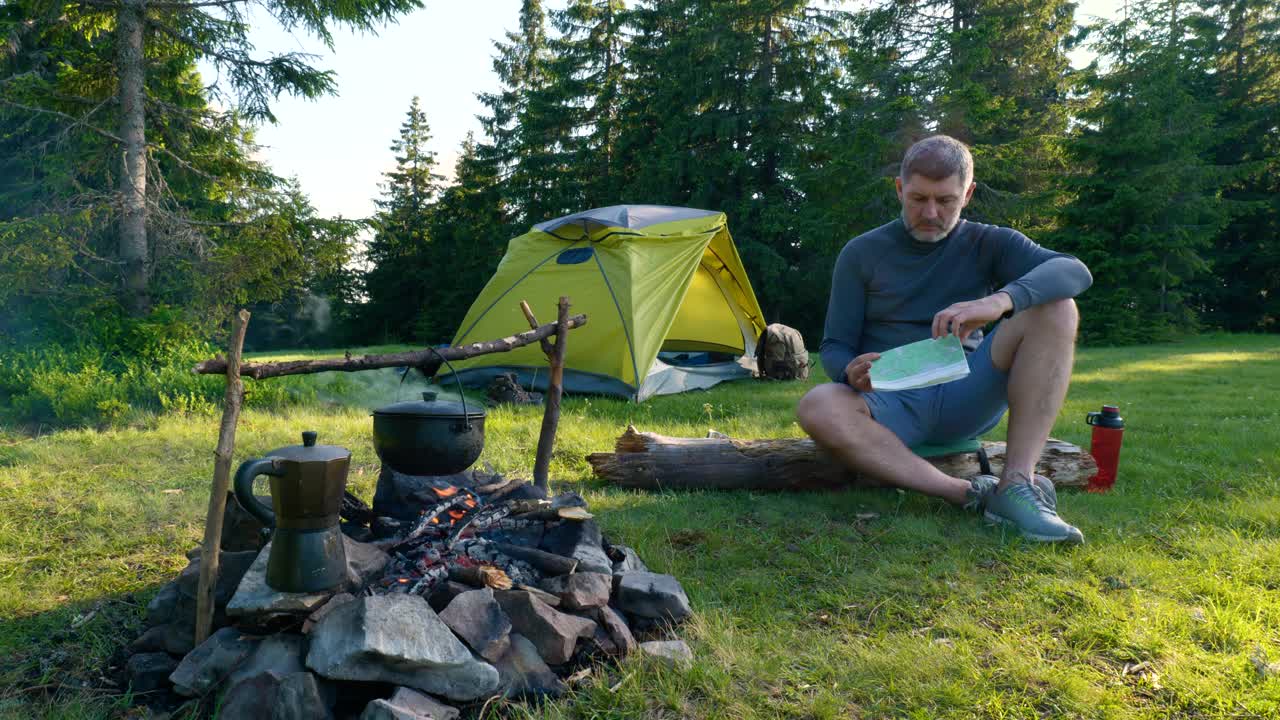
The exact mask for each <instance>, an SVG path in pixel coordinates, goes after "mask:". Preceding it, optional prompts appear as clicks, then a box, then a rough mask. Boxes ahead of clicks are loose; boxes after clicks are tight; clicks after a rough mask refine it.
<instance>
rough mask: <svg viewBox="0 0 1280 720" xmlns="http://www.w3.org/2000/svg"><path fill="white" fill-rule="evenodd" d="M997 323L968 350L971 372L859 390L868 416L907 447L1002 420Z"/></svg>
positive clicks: (1005, 398)
mask: <svg viewBox="0 0 1280 720" xmlns="http://www.w3.org/2000/svg"><path fill="white" fill-rule="evenodd" d="M997 330H999V326H998V325H997V326H996V328H995V329H993V330H992V331H991V332H990V333H989V334H987V336H986V337H985V338H983V339H982V344H981V345H979V346H978V349H976V350H974V351H973V352H971V353H969V358H968V359H969V375H968V376H967V377H964V378H961V379H959V380H955V381H953V382H949V383H943V384H941V385H933V386H931V387H927V388H919V389H916V390H899V391H897V392H874V391H873V392H869V393H863V394H862V398H863V399H864V400H866V401H867V407H868V408H869V409H870V410H871V417H873V418H875V420H876V422H878V423H880V424H881V425H884V426H885V427H887V428H889V430H891V431H892V432H893V434H894V435H897V436H898V439H899V440H901V441H902V443H903V444H904V445H906V446H907V447H914V446H916V445H920V444H929V445H945V444H949V443H954V442H961V441H963V440H968V439H970V438H976V437H979V436H981V435H982V434H983V433H985V432H987V431H989V430H991V428H993V427H995V426H996V425H999V424H1000V418H1002V417H1004V413H1005V411H1006V410H1008V409H1009V387H1008V385H1009V373H1007V372H1005V371H1003V370H1000V369H999V368H997V367H996V366H995V365H994V364H992V362H991V342H992V340H994V338H995V336H996V331H997Z"/></svg>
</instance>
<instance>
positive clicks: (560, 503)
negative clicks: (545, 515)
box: [551, 491, 587, 510]
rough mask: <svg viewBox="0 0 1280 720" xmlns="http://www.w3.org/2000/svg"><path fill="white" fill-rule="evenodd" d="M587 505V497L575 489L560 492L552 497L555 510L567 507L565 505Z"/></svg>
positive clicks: (583, 506)
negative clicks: (574, 490)
mask: <svg viewBox="0 0 1280 720" xmlns="http://www.w3.org/2000/svg"><path fill="white" fill-rule="evenodd" d="M586 506H587V500H586V498H584V497H582V496H581V495H579V494H578V493H576V492H573V491H569V492H565V493H560V494H559V495H557V496H555V497H553V498H551V507H552V509H555V510H559V509H560V508H565V507H580V508H585V507H586Z"/></svg>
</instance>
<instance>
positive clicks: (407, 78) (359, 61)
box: [203, 0, 1119, 218]
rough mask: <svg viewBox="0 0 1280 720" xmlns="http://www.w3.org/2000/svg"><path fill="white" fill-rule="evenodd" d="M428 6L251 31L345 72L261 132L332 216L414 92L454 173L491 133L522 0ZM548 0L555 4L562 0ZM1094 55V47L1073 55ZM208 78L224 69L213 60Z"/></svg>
mask: <svg viewBox="0 0 1280 720" xmlns="http://www.w3.org/2000/svg"><path fill="white" fill-rule="evenodd" d="M425 5H426V7H424V8H422V9H420V10H417V11H416V12H414V13H412V14H410V15H407V16H404V17H402V18H400V20H399V22H398V23H397V24H396V25H393V26H389V27H384V28H382V29H380V30H379V31H378V33H377V34H376V35H374V34H369V33H351V32H347V31H344V30H338V31H335V32H334V50H333V51H332V52H330V51H329V50H328V49H327V48H326V47H325V46H324V44H323V43H321V42H320V41H318V40H316V39H314V38H312V37H309V36H307V35H306V34H305V33H302V32H301V31H296V32H294V33H288V32H286V31H284V30H283V29H281V28H280V27H279V26H278V25H277V24H276V23H275V22H274V20H273V19H271V18H270V17H269V16H266V15H265V14H262V13H260V14H259V17H257V18H256V20H257V21H256V22H254V29H253V32H252V34H251V36H250V40H251V42H252V43H253V44H254V46H255V48H256V55H258V56H262V55H264V54H275V53H283V52H291V51H293V52H310V53H314V54H315V55H317V56H319V57H318V58H316V59H315V60H314V62H313V63H312V64H313V65H315V66H317V67H320V68H323V69H327V70H332V71H334V72H335V73H336V75H337V77H336V82H337V88H338V94H337V95H333V96H328V97H324V98H320V99H318V100H304V99H300V98H293V97H289V96H282V97H281V98H279V99H278V100H277V101H275V102H274V103H272V111H273V112H274V113H275V115H276V118H277V123H276V124H275V125H271V124H267V125H265V126H263V127H262V128H261V129H260V130H259V131H258V133H257V140H258V143H259V144H260V145H261V146H262V149H261V151H260V156H261V157H262V159H264V160H265V161H266V162H267V163H268V164H269V165H270V166H271V168H272V169H273V170H274V171H275V173H276V174H278V175H282V176H285V177H294V178H297V180H298V182H299V184H300V185H301V187H302V191H303V192H304V193H306V194H307V195H308V196H309V197H310V198H311V203H312V204H313V205H314V206H315V207H316V210H317V211H318V212H319V213H320V214H321V215H324V216H335V215H342V216H344V217H350V218H355V217H366V216H368V215H371V214H372V213H373V211H374V205H373V201H374V199H375V198H377V197H378V196H379V194H380V192H381V191H380V189H379V183H380V182H381V180H382V173H384V172H386V171H388V170H391V169H393V168H394V166H395V159H394V154H393V153H392V152H391V143H392V142H393V141H394V140H395V139H396V137H397V135H398V133H399V129H400V124H401V123H402V122H403V121H404V117H405V113H406V112H407V111H408V109H409V103H410V101H411V100H412V99H413V97H414V96H415V95H417V96H419V97H420V98H421V104H422V109H423V111H424V112H425V114H426V116H427V122H428V124H429V125H430V127H431V134H432V140H431V142H430V143H429V145H428V147H429V149H430V150H432V151H434V152H435V153H436V158H437V160H438V161H439V162H440V172H441V174H443V175H445V176H446V177H451V176H452V169H453V165H454V162H455V160H456V159H457V157H458V149H459V147H460V146H461V144H462V141H463V140H464V139H465V138H466V135H467V133H468V132H474V133H475V134H476V137H477V138H479V137H481V135H482V131H481V128H480V122H479V120H477V119H476V116H477V115H479V114H481V113H483V112H484V106H483V105H481V104H480V101H479V100H477V99H476V93H479V92H493V91H496V90H497V89H498V88H499V83H498V77H497V75H496V74H494V72H493V55H494V46H493V43H494V41H495V40H500V39H502V38H503V36H504V33H505V32H507V31H509V30H514V29H516V27H517V24H518V22H519V15H520V0H467V1H466V2H456V1H449V2H441V1H440V0H426V3H425ZM1118 5H1119V0H1081V1H1080V8H1079V9H1078V10H1077V11H1076V17H1077V21H1078V22H1079V21H1082V20H1083V19H1084V17H1085V16H1086V15H1100V16H1112V15H1114V14H1115V12H1116V10H1115V8H1116V7H1117V6H1118ZM563 6H564V2H549V3H547V4H546V5H545V7H546V8H547V9H553V8H559V7H563ZM1073 60H1074V61H1075V62H1077V63H1081V62H1087V59H1086V55H1085V54H1078V55H1076V56H1074V57H1073ZM203 72H204V73H205V76H206V78H207V79H213V78H215V77H216V76H215V75H214V74H213V70H212V69H211V68H209V67H207V66H206V67H205V68H204V70H203Z"/></svg>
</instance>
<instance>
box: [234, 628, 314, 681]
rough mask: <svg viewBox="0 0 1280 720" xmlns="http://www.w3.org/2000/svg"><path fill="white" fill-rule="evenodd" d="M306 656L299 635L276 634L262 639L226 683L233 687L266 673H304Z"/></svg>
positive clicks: (303, 639) (305, 645)
mask: <svg viewBox="0 0 1280 720" xmlns="http://www.w3.org/2000/svg"><path fill="white" fill-rule="evenodd" d="M306 654H307V640H306V638H304V637H302V636H301V635H294V634H292V633H277V634H275V635H268V636H266V637H264V638H262V642H260V643H258V647H256V648H254V650H253V652H252V653H250V654H249V656H248V657H246V658H245V659H244V660H242V661H241V662H240V664H238V665H237V666H236V667H235V669H234V670H232V671H231V674H230V675H229V676H228V677H227V682H228V684H230V685H234V684H235V683H238V682H240V681H242V680H245V679H247V678H250V677H253V676H254V675H258V674H261V673H264V672H267V671H272V672H274V673H276V674H277V675H288V674H289V673H298V672H305V671H306V669H307V668H306V666H305V665H304V664H303V658H304V657H306Z"/></svg>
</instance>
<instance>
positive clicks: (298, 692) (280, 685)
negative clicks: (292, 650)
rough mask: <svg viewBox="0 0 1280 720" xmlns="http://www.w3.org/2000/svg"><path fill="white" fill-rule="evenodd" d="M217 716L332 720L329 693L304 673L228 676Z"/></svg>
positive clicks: (246, 719) (262, 672) (248, 719)
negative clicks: (226, 687) (226, 686)
mask: <svg viewBox="0 0 1280 720" xmlns="http://www.w3.org/2000/svg"><path fill="white" fill-rule="evenodd" d="M227 685H228V686H229V687H228V689H227V692H226V694H224V695H223V696H222V702H221V704H220V705H219V709H218V717H220V718H235V720H332V719H333V710H332V707H331V706H332V705H333V700H334V695H333V693H332V692H329V693H326V692H325V691H324V690H322V689H321V687H320V684H319V682H318V681H317V680H316V676H315V675H312V674H311V673H309V672H306V671H305V670H302V671H295V672H284V671H279V670H261V669H260V670H257V671H255V672H253V673H251V674H248V675H244V676H243V677H240V678H236V677H234V676H233V677H231V678H228V680H227Z"/></svg>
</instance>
